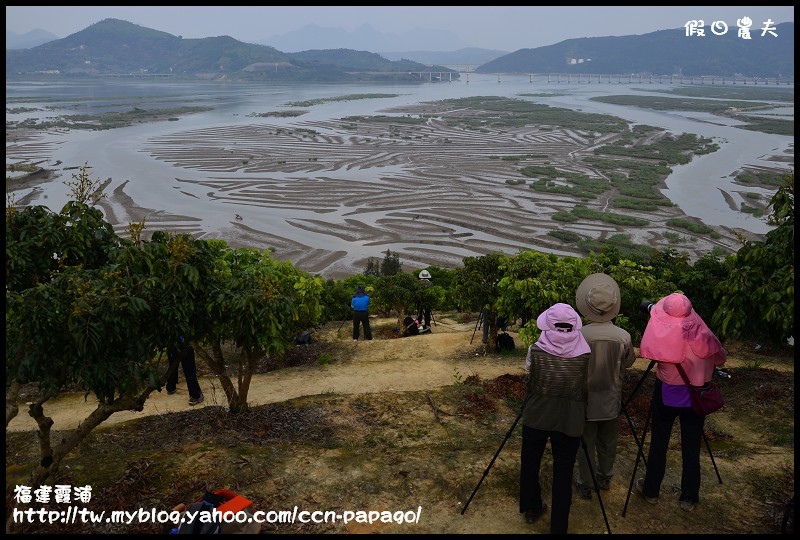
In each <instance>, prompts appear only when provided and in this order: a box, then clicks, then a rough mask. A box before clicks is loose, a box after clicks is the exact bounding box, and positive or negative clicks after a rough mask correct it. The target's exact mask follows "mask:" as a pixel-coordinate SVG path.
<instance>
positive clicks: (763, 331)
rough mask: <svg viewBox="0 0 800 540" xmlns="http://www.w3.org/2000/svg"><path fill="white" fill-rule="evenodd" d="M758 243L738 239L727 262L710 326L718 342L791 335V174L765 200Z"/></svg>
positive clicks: (775, 340) (776, 340)
mask: <svg viewBox="0 0 800 540" xmlns="http://www.w3.org/2000/svg"><path fill="white" fill-rule="evenodd" d="M770 207H771V213H770V214H769V216H768V218H767V219H768V223H769V224H770V225H774V226H775V228H774V229H772V230H771V231H769V232H768V233H767V234H766V238H765V240H764V241H763V242H752V241H743V245H742V247H741V248H739V251H737V252H736V254H735V255H733V256H731V257H729V258H728V261H727V262H728V263H729V265H730V272H729V275H728V278H727V279H725V280H724V281H722V282H720V283H719V285H718V291H719V296H720V302H719V307H718V308H717V310H716V311H715V312H714V316H713V322H714V324H715V325H716V327H717V328H718V329H719V332H720V334H721V337H723V338H747V339H754V340H757V341H765V342H772V343H785V342H786V340H787V339H788V338H789V337H793V336H794V172H792V173H790V174H787V175H786V177H785V179H784V184H783V185H782V186H781V187H780V188H779V189H778V191H777V192H776V193H775V195H774V196H773V197H772V199H771V200H770Z"/></svg>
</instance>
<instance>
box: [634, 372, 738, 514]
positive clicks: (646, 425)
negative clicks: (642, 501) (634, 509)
mask: <svg viewBox="0 0 800 540" xmlns="http://www.w3.org/2000/svg"><path fill="white" fill-rule="evenodd" d="M655 364H656V362H655V360H650V364H649V365H648V366H647V369H645V371H644V373H643V374H642V376H641V378H640V379H639V382H637V383H636V386H635V387H634V388H633V390H632V391H631V394H630V396H629V397H628V400H627V401H625V402H624V403H623V404H622V409H623V411H626V412H625V416H626V417H627V418H628V424H629V425H630V427H631V432H632V433H633V438H634V440H635V441H636V446H637V451H636V461H635V462H634V464H633V472H632V473H631V481H630V483H629V484H628V495H627V497H625V505H624V506H623V508H622V514H621V515H622V517H625V513H626V512H627V511H628V502H629V501H630V498H631V492H632V491H633V483H634V481H635V480H634V479H635V478H636V471H637V469H638V468H639V460H640V459H641V460H642V461H643V462H644V465H645V467H647V461H646V460H645V457H644V451H643V447H644V441H645V438H646V437H647V430H648V428H649V427H650V419H651V418H652V417H653V401H652V399H651V400H650V407H649V408H648V410H647V418H646V419H645V421H644V429H643V430H642V438H641V442H640V441H639V438H638V437H637V436H636V430H635V429H634V427H633V422H632V421H631V419H630V416H628V413H627V410H626V406H627V404H629V403H630V402H631V400H632V399H633V398H634V397H635V396H636V392H637V391H638V390H639V388H640V387H641V386H642V383H643V382H644V379H645V377H647V374H648V373H650V370H651V369H653V366H655ZM702 434H703V440H704V441H705V444H706V449H707V450H708V455H709V457H710V458H711V464H712V465H713V466H714V472H715V473H716V474H717V480H719V483H720V484H721V483H722V477H721V476H720V474H719V469H718V468H717V462H716V461H714V454H713V453H712V452H711V445H710V444H709V442H708V437H707V436H706V432H705V429H703V431H702Z"/></svg>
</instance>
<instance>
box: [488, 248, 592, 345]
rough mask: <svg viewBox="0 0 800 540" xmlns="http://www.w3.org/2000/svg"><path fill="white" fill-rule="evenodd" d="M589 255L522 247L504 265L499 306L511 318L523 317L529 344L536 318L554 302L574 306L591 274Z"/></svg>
mask: <svg viewBox="0 0 800 540" xmlns="http://www.w3.org/2000/svg"><path fill="white" fill-rule="evenodd" d="M591 273H592V272H591V271H590V263H589V259H585V258H575V257H558V256H556V255H555V254H552V253H540V252H538V251H534V250H529V251H521V252H519V253H518V254H517V255H516V256H514V257H512V258H510V259H508V260H507V261H506V263H505V265H504V266H503V277H502V279H501V280H500V282H499V283H498V286H497V290H498V293H499V299H498V302H497V306H498V308H499V310H500V313H501V314H505V315H507V316H508V317H509V318H511V319H515V318H522V319H523V322H524V325H523V326H522V328H520V329H519V335H520V337H521V338H522V341H523V342H524V343H526V344H527V345H530V344H531V343H533V342H535V341H536V338H537V337H538V335H539V331H538V329H537V328H536V318H537V317H538V316H539V314H540V313H542V312H543V311H544V310H546V309H547V308H549V307H550V306H552V305H553V304H555V303H558V302H563V303H565V304H569V305H571V306H573V307H574V305H575V290H576V289H577V288H578V285H579V284H580V282H581V281H582V280H583V278H584V277H586V276H587V275H589V274H591Z"/></svg>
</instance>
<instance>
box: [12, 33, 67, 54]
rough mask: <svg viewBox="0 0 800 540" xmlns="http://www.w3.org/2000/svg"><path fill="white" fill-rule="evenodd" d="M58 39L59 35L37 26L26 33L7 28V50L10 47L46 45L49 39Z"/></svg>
mask: <svg viewBox="0 0 800 540" xmlns="http://www.w3.org/2000/svg"><path fill="white" fill-rule="evenodd" d="M55 39H58V36H56V35H55V34H51V33H50V32H48V31H47V30H42V29H40V28H37V29H36V30H31V31H30V32H26V33H24V34H17V33H16V32H12V31H11V30H6V50H8V49H30V48H31V47H38V46H39V45H44V44H45V43H47V42H48V41H53V40H55Z"/></svg>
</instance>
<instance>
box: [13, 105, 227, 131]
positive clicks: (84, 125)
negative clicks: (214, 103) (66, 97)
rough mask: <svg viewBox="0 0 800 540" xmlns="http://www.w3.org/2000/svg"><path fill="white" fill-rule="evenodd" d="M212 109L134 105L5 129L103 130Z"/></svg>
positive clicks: (14, 125) (16, 123)
mask: <svg viewBox="0 0 800 540" xmlns="http://www.w3.org/2000/svg"><path fill="white" fill-rule="evenodd" d="M210 110H213V107H172V108H163V109H149V110H148V109H140V108H139V107H134V108H133V109H132V110H130V111H124V112H106V113H102V114H98V115H91V114H73V115H66V116H59V117H56V118H55V119H45V120H37V119H35V118H29V119H27V120H22V121H19V122H16V121H8V120H7V121H6V131H8V130H14V129H39V130H44V129H58V128H62V129H86V130H97V131H100V130H105V129H115V128H120V127H127V126H131V125H133V124H137V123H142V122H153V121H156V120H165V119H167V120H173V119H177V116H180V115H183V114H192V113H198V112H205V111H210Z"/></svg>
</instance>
